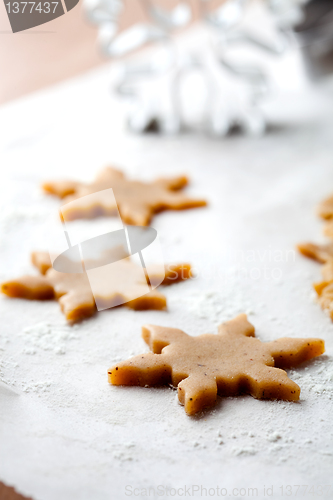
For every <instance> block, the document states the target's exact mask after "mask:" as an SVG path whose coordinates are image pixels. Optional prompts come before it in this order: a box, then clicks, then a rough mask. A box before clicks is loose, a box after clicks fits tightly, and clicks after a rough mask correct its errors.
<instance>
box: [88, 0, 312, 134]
mask: <svg viewBox="0 0 333 500" xmlns="http://www.w3.org/2000/svg"><path fill="white" fill-rule="evenodd" d="M214 3H215V4H216V2H214ZM256 3H257V2H251V1H250V0H225V1H224V2H223V3H220V5H217V6H216V5H214V6H213V5H212V4H213V2H212V0H198V1H197V4H198V9H197V10H198V12H199V20H198V19H197V20H196V21H197V24H199V25H200V26H201V28H202V32H203V33H206V35H207V36H203V37H202V39H201V36H200V37H199V38H200V40H197V43H196V46H195V47H194V48H191V47H190V48H187V47H185V49H184V48H183V49H182V48H181V44H177V43H176V39H175V37H174V36H173V35H174V33H175V32H176V31H177V30H179V29H180V28H183V29H184V28H188V27H189V26H190V25H191V24H192V23H193V21H194V16H193V10H192V8H191V7H190V5H189V3H187V2H185V1H180V2H179V3H178V5H176V6H175V7H174V8H173V9H171V10H166V9H163V8H162V7H160V6H158V5H156V3H155V2H154V1H153V0H139V4H140V6H141V9H142V10H143V12H144V13H145V18H146V20H147V21H146V22H144V23H138V24H136V25H134V26H132V27H131V28H128V29H126V30H124V31H122V32H120V31H119V24H120V18H121V14H122V11H123V9H124V7H125V5H124V3H123V1H121V0H85V2H84V8H85V11H86V14H87V17H88V19H89V20H90V21H91V22H92V23H94V24H97V25H98V42H99V45H100V47H101V49H102V51H103V52H104V54H106V55H107V56H109V57H112V58H116V57H121V56H127V55H129V54H132V53H133V52H135V51H136V50H137V49H139V48H142V47H144V46H146V45H147V44H152V45H153V46H154V48H153V50H152V51H150V52H149V57H146V58H143V59H142V58H138V57H137V58H134V59H132V58H131V60H130V61H127V62H124V63H121V64H120V67H119V68H118V75H117V77H116V78H115V80H116V83H115V84H114V91H115V92H116V94H118V96H120V97H121V98H122V99H123V100H124V101H125V102H126V104H127V107H128V110H127V122H128V126H129V128H130V129H131V130H133V131H135V132H146V131H152V130H154V131H159V132H161V133H179V132H180V131H182V130H184V129H187V128H191V129H197V128H199V129H201V130H204V131H205V132H208V133H210V134H212V135H214V136H225V135H226V134H228V133H229V131H230V130H231V129H232V128H233V127H234V126H238V127H239V128H240V129H241V130H242V131H244V132H245V133H248V134H251V135H261V134H263V133H264V131H265V128H266V123H265V118H264V116H263V114H262V112H261V109H260V103H261V101H262V99H263V97H264V96H265V94H266V93H267V91H268V88H269V83H268V81H269V79H268V75H267V71H266V70H265V69H264V68H262V67H261V66H258V65H256V64H253V63H250V64H249V63H243V64H239V63H235V62H234V61H233V60H232V58H230V57H228V51H230V50H233V48H234V47H235V46H239V45H240V44H242V45H244V46H246V47H247V48H250V49H251V50H254V51H257V52H264V53H266V54H267V53H268V54H269V55H271V56H278V55H280V54H282V53H283V52H284V51H285V50H286V48H287V47H288V45H289V42H290V40H289V38H288V33H287V32H288V29H290V27H291V26H292V25H293V24H294V23H296V22H298V21H299V19H300V16H301V3H302V0H287V1H286V0H270V1H269V2H267V6H266V7H262V8H263V9H264V8H265V9H266V10H267V11H268V12H269V15H270V16H271V17H272V19H274V20H275V27H274V30H275V32H274V36H275V40H274V39H273V40H263V39H261V38H260V37H258V36H257V35H256V33H255V32H253V30H252V32H251V31H249V30H246V29H244V28H242V22H243V19H244V18H245V17H246V14H247V12H248V11H249V10H250V8H251V5H252V4H256ZM273 24H274V23H273ZM201 45H203V47H201ZM156 46H158V50H157V47H156ZM192 73H196V74H199V75H200V76H201V80H202V85H201V86H202V87H203V89H204V94H205V96H204V97H203V104H202V106H201V109H200V110H199V111H198V113H197V114H198V115H200V116H199V118H198V116H195V117H193V116H190V118H188V117H187V118H186V117H185V116H184V115H185V114H186V111H184V102H183V101H184V94H186V91H184V90H183V95H182V90H181V89H182V85H183V84H184V81H185V80H186V78H188V77H189V76H190V75H191V74H192ZM194 95H195V94H194ZM194 100H195V99H194ZM192 102H193V99H192Z"/></svg>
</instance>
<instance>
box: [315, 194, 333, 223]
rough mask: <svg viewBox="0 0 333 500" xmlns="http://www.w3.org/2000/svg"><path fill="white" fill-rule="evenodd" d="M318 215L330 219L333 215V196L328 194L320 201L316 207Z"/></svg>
mask: <svg viewBox="0 0 333 500" xmlns="http://www.w3.org/2000/svg"><path fill="white" fill-rule="evenodd" d="M317 212H318V215H319V217H321V218H322V219H332V217H333V196H329V197H328V198H326V199H325V200H324V201H322V202H321V203H320V204H319V206H318V209H317Z"/></svg>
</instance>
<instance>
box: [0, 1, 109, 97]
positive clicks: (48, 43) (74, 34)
mask: <svg viewBox="0 0 333 500" xmlns="http://www.w3.org/2000/svg"><path fill="white" fill-rule="evenodd" d="M103 60H104V59H103V57H102V56H101V55H100V54H99V52H98V50H97V44H96V28H95V27H94V26H91V25H89V24H88V23H87V22H86V21H85V20H84V19H83V14H82V9H81V8H80V5H79V6H78V7H76V8H74V9H73V10H71V11H70V12H69V13H67V14H66V15H64V16H61V17H59V18H58V19H55V20H54V21H51V22H50V23H47V24H44V25H41V26H39V27H37V28H34V29H30V30H27V31H24V32H20V33H15V34H13V33H12V32H11V29H10V24H9V21H8V18H7V15H6V10H5V6H4V3H3V2H1V3H0V68H1V79H0V103H3V102H6V101H9V100H11V99H15V98H17V97H20V96H22V95H24V94H26V93H29V92H32V91H35V90H38V89H40V88H42V87H44V86H46V85H50V84H52V83H56V82H59V81H61V80H63V79H64V78H67V77H71V76H74V75H76V74H78V73H80V72H81V71H85V70H87V69H89V68H91V67H93V66H96V65H98V64H101V63H102V62H103Z"/></svg>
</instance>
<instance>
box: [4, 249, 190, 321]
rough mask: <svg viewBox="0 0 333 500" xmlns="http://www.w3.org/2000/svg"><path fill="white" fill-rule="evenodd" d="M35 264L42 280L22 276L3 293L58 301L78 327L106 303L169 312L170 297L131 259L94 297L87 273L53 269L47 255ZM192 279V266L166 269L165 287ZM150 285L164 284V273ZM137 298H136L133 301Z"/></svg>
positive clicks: (7, 284) (36, 254)
mask: <svg viewBox="0 0 333 500" xmlns="http://www.w3.org/2000/svg"><path fill="white" fill-rule="evenodd" d="M32 262H33V264H34V265H35V267H37V269H38V270H39V271H40V273H41V276H22V277H21V278H17V279H14V280H11V281H7V282H5V283H2V285H1V291H2V292H3V293H4V294H6V295H7V296H9V297H13V298H16V297H17V298H24V299H30V300H50V299H57V300H58V301H59V304H60V307H61V310H62V312H63V313H64V315H65V316H66V319H67V321H69V322H71V323H74V322H76V321H80V320H82V319H85V318H88V317H90V316H93V315H94V314H95V313H96V311H97V309H96V302H95V299H96V300H98V303H99V304H103V302H105V304H106V308H110V307H115V306H117V305H121V304H124V305H125V306H127V307H129V308H131V309H136V310H143V309H165V308H166V306H167V302H166V297H165V295H163V294H162V293H160V292H158V291H157V290H151V291H150V292H149V293H147V290H149V288H148V287H147V282H146V281H145V277H144V275H143V274H142V269H141V267H139V266H138V265H137V264H135V263H134V262H132V261H131V259H130V258H129V257H128V258H126V257H125V258H123V259H122V260H120V261H118V262H117V268H116V270H115V274H114V275H113V276H110V274H108V275H107V279H106V280H104V281H103V280H101V281H100V283H99V284H98V287H97V288H96V290H94V295H93V293H92V290H91V285H90V283H89V280H88V277H87V274H86V273H61V272H58V271H56V270H55V269H53V267H51V262H50V257H49V254H48V253H47V252H33V254H32ZM190 277H191V266H190V265H189V264H180V265H171V266H167V267H166V268H165V277H164V280H163V281H162V283H161V284H162V285H170V284H172V283H177V282H179V281H182V280H185V279H188V278H190ZM149 278H150V283H151V285H154V279H155V280H156V282H157V283H160V282H161V279H162V277H161V274H160V270H158V271H157V272H156V273H154V271H153V270H152V272H151V273H150V276H149ZM133 296H135V297H136V298H135V299H133Z"/></svg>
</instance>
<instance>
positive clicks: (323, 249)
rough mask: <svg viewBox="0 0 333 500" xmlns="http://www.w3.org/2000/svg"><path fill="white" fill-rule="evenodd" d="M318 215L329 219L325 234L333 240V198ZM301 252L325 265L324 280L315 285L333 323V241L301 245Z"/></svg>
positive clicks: (322, 272)
mask: <svg viewBox="0 0 333 500" xmlns="http://www.w3.org/2000/svg"><path fill="white" fill-rule="evenodd" d="M318 213H319V215H320V217H322V218H323V219H327V221H326V223H325V225H324V234H325V236H328V237H329V238H330V239H333V197H330V198H328V199H326V200H324V201H323V202H322V203H321V204H320V205H319V207H318ZM297 249H298V250H299V252H300V253H301V254H302V255H304V256H305V257H308V258H310V259H313V260H316V261H317V262H319V263H320V264H323V266H322V268H321V274H322V280H321V281H320V282H318V283H315V284H314V285H313V287H314V289H315V291H316V292H317V296H318V302H319V304H320V306H321V308H322V309H323V310H324V311H327V312H328V314H329V316H330V318H331V319H332V321H333V241H331V242H330V243H327V244H324V245H316V244H314V243H301V244H300V245H297Z"/></svg>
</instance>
